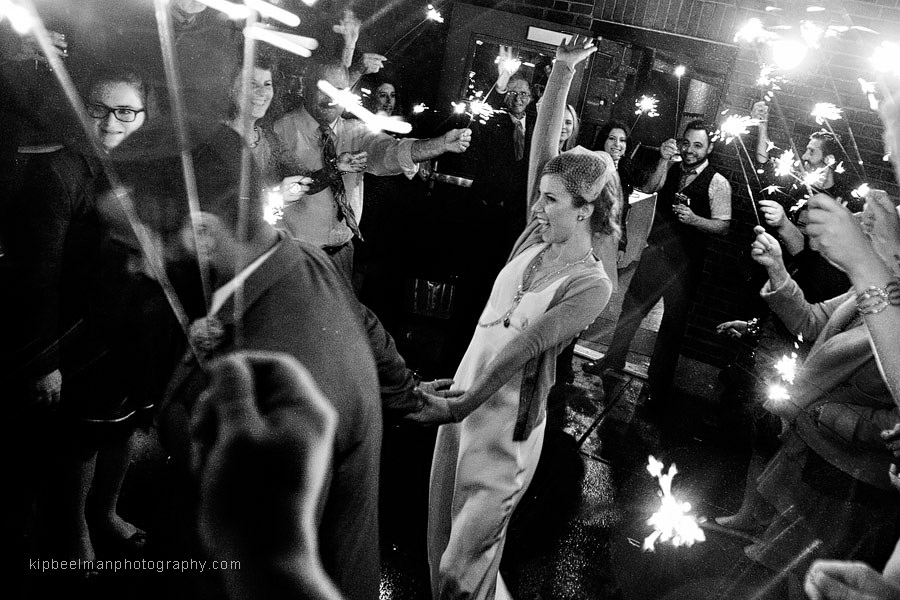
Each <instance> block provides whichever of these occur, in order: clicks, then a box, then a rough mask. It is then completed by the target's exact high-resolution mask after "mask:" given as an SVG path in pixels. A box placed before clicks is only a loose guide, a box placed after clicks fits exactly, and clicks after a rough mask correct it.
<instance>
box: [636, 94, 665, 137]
mask: <svg viewBox="0 0 900 600" xmlns="http://www.w3.org/2000/svg"><path fill="white" fill-rule="evenodd" d="M658 104H659V100H657V99H656V96H641V97H640V99H638V100H635V101H634V106H635V108H636V109H637V110H635V111H634V114H636V115H637V119H635V120H634V125H632V126H631V131H632V132H633V131H634V128H635V127H637V124H638V121H640V120H641V117H642V116H644V114H645V113H646V115H647V117H648V118H653V117H658V116H659V113H658V112H657V111H656V107H657V105H658Z"/></svg>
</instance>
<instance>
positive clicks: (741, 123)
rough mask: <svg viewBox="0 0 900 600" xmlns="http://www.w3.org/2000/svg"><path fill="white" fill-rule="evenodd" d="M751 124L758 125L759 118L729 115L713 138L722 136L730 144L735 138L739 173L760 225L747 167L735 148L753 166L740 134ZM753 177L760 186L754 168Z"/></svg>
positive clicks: (758, 185)
mask: <svg viewBox="0 0 900 600" xmlns="http://www.w3.org/2000/svg"><path fill="white" fill-rule="evenodd" d="M753 125H759V119H754V118H752V117H746V116H738V115H729V116H728V117H727V118H726V119H725V120H724V121H723V122H722V124H721V125H720V126H719V129H718V130H717V131H716V133H715V135H714V139H719V138H722V137H724V138H725V144H726V145H727V144H730V143H731V142H732V140H735V139H737V141H738V143H737V144H735V147H734V148H735V152H737V157H738V163H739V164H740V165H741V173H743V175H744V182H745V183H746V184H747V195H748V196H749V199H750V204H751V210H752V212H753V216H754V218H755V219H756V224H757V225H762V222H761V221H760V219H759V212H758V211H757V210H756V203H755V202H754V200H753V188H752V187H751V186H750V178H749V177H748V176H747V168H746V167H745V166H744V160H743V159H742V158H741V153H740V151H739V150H738V149H737V147H738V145H740V147H741V148H742V149H743V150H744V155H746V157H747V162H749V163H750V167H751V168H753V159H752V158H751V157H750V152H749V151H748V150H747V146H746V145H745V144H744V140H743V138H741V136H742V135H743V134H745V133H748V132H749V127H751V126H753ZM753 175H754V177H756V186H757V187H762V183H761V182H760V180H759V175H758V174H757V173H756V170H754V171H753Z"/></svg>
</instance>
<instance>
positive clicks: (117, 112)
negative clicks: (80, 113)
mask: <svg viewBox="0 0 900 600" xmlns="http://www.w3.org/2000/svg"><path fill="white" fill-rule="evenodd" d="M146 110H147V109H145V108H122V107H115V108H114V107H112V106H106V105H105V104H96V103H91V104H88V105H87V113H88V114H89V115H90V116H91V117H93V118H95V119H105V118H107V117H108V116H109V113H112V114H113V116H114V117H115V118H116V120H118V121H121V122H123V123H133V122H134V120H135V119H137V116H138V113H142V112H146Z"/></svg>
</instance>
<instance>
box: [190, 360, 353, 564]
mask: <svg viewBox="0 0 900 600" xmlns="http://www.w3.org/2000/svg"><path fill="white" fill-rule="evenodd" d="M336 422H337V415H336V413H335V411H334V408H332V407H331V405H330V404H329V403H328V401H327V400H326V399H325V397H324V396H323V395H322V392H321V391H320V390H319V389H318V388H317V387H316V384H315V382H313V380H312V378H311V377H310V375H309V373H308V372H307V371H306V370H305V369H304V368H303V367H302V366H301V365H300V364H299V363H298V362H297V361H296V360H295V359H293V358H292V357H290V356H287V355H284V354H276V353H263V352H240V353H236V354H231V355H229V356H226V357H225V358H223V359H222V360H220V361H218V362H216V363H215V364H214V365H213V366H212V368H211V382H210V384H209V386H208V387H207V389H206V390H205V391H204V393H203V395H201V397H200V400H199V402H198V404H197V406H196V408H195V409H194V414H193V416H192V418H191V465H192V468H193V470H194V472H195V473H196V475H197V476H198V479H199V483H200V484H199V490H200V514H199V528H200V537H201V540H202V541H203V544H204V545H205V546H206V548H207V550H209V552H210V553H211V554H213V556H216V557H220V558H222V557H246V558H248V559H250V560H249V561H248V562H251V561H252V562H261V561H272V562H273V564H277V562H278V561H284V564H288V563H289V562H295V561H296V562H298V564H305V563H307V562H309V561H310V560H311V557H315V554H314V552H315V547H316V541H315V539H316V538H315V536H316V526H315V515H316V507H317V505H318V503H319V498H320V496H321V493H322V488H323V485H324V482H325V477H326V474H327V469H328V468H329V464H330V463H331V449H332V444H333V440H334V430H335V424H336Z"/></svg>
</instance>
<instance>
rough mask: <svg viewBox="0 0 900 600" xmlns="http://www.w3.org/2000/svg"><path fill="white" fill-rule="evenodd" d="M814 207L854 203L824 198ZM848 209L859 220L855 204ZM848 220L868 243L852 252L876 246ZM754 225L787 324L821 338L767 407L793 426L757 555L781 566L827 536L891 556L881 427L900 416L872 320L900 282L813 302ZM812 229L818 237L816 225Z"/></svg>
mask: <svg viewBox="0 0 900 600" xmlns="http://www.w3.org/2000/svg"><path fill="white" fill-rule="evenodd" d="M810 206H811V208H817V207H820V206H821V207H825V208H827V209H828V210H833V211H837V210H839V209H840V210H842V211H846V209H843V208H842V207H840V206H839V205H837V203H836V202H834V201H833V200H831V199H829V198H825V197H819V196H817V197H814V198H813V199H812V200H810ZM820 210H821V209H820ZM846 216H847V219H851V220H852V218H851V217H849V212H848V213H847V215H846ZM849 227H853V228H855V229H856V230H857V232H858V237H859V238H860V239H861V240H862V241H863V243H862V244H859V245H857V246H855V247H851V248H846V247H844V250H843V253H844V254H845V255H848V256H849V255H852V254H854V252H856V253H857V254H858V252H857V251H858V250H860V248H862V249H865V248H866V247H868V248H869V249H870V250H871V248H872V246H871V244H869V243H868V242H867V241H866V240H865V239H864V236H863V235H862V230H861V229H860V228H859V226H858V225H856V224H855V223H852V224H851V225H849ZM755 231H756V233H757V238H756V241H754V243H753V247H752V251H751V254H752V256H753V257H754V259H755V260H756V261H757V262H759V263H760V264H761V265H763V266H764V267H765V268H766V270H767V271H768V274H769V281H768V282H767V283H766V285H765V286H764V287H763V290H762V296H763V298H765V299H766V301H767V302H768V303H769V306H770V307H771V308H772V310H773V311H774V312H775V313H776V314H777V315H778V316H779V318H780V319H781V320H782V322H783V323H784V324H785V325H786V326H787V327H788V329H790V330H791V331H792V332H793V333H795V334H802V335H803V338H804V339H806V340H814V344H813V347H812V349H811V350H810V352H809V355H808V356H807V358H806V360H805V362H804V363H803V366H802V368H801V369H799V370H798V373H797V376H796V379H795V383H794V385H793V388H792V393H791V397H790V398H788V399H785V400H771V399H770V400H769V401H767V403H766V405H765V406H766V408H767V409H768V410H770V411H771V412H773V413H775V414H776V415H778V416H779V417H781V418H782V420H783V422H784V423H785V426H786V429H785V433H784V434H783V435H782V447H781V449H780V450H779V451H778V453H777V454H776V455H775V457H774V458H773V459H772V460H771V461H770V462H769V464H768V465H767V467H766V470H765V471H764V472H763V474H762V476H761V477H760V478H759V485H758V488H757V490H758V493H760V494H761V496H762V497H763V498H765V500H766V501H768V503H769V504H770V505H772V506H773V507H774V508H775V509H776V510H777V512H778V517H776V518H775V520H774V521H773V522H772V524H771V525H770V526H769V527H768V529H767V530H766V532H765V533H764V535H763V541H764V543H763V544H758V545H755V546H753V547H751V549H750V550H748V553H749V554H750V555H751V557H753V558H754V559H755V560H757V561H758V562H760V563H762V564H764V565H766V566H768V567H770V568H773V569H775V570H778V569H780V568H781V567H782V566H783V565H784V564H787V563H788V562H790V561H791V560H792V559H793V558H794V557H796V556H798V555H799V554H800V553H802V552H803V551H804V548H805V547H808V545H809V544H811V543H814V541H815V540H820V541H821V542H823V544H822V552H823V553H824V554H825V555H826V556H830V557H833V558H859V559H862V560H868V561H870V562H873V563H876V564H877V563H879V562H880V563H883V562H884V560H885V559H886V558H887V555H888V554H889V552H890V549H891V545H892V543H893V540H894V539H896V536H897V526H898V523H900V520H898V517H900V510H898V506H897V502H896V494H895V492H894V491H893V489H892V488H891V485H890V479H889V477H888V469H889V466H890V463H891V458H892V457H891V453H890V452H889V451H888V449H887V448H886V447H885V445H884V440H883V439H882V436H881V432H882V431H883V430H887V429H891V428H892V427H893V426H894V425H895V424H896V423H898V422H900V413H898V411H897V407H896V405H895V403H894V401H893V399H892V397H891V394H890V392H889V391H888V387H887V386H886V384H885V382H884V380H883V378H882V375H881V373H880V372H879V366H878V363H877V361H876V358H875V355H874V354H873V352H872V347H871V345H870V339H869V330H868V328H867V326H866V324H865V321H864V319H867V318H868V315H875V314H878V313H879V312H881V311H882V310H883V309H884V308H885V307H888V306H889V305H890V303H891V302H892V301H893V300H896V298H894V297H895V296H898V295H900V288H898V287H897V283H896V280H894V279H891V278H888V279H887V281H886V282H881V283H880V285H882V286H885V288H884V290H886V291H884V292H883V293H880V292H872V291H871V288H869V289H855V290H854V289H851V290H850V291H849V292H847V293H845V294H842V295H840V296H837V297H835V298H832V299H831V300H826V301H825V302H820V303H818V304H809V303H808V302H806V300H805V299H804V297H803V293H802V292H801V291H800V288H799V287H798V286H797V284H796V283H795V282H794V281H793V280H792V279H791V278H790V276H789V275H788V273H787V270H786V269H785V266H784V263H783V261H782V259H781V249H780V247H779V245H778V242H777V241H776V240H775V238H773V237H772V236H771V235H769V234H768V233H766V232H765V231H764V230H763V229H762V228H761V227H757V228H756V229H755ZM810 233H811V235H813V236H815V234H816V233H817V232H816V228H815V226H814V227H813V229H812V231H810ZM820 247H821V246H820ZM826 254H827V253H826ZM891 258H892V257H881V259H882V260H883V261H884V260H885V259H888V260H891ZM848 260H852V258H850V259H848ZM878 289H879V290H881V288H880V287H879V288H878ZM813 557H814V556H813ZM801 566H806V564H804V565H801Z"/></svg>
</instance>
